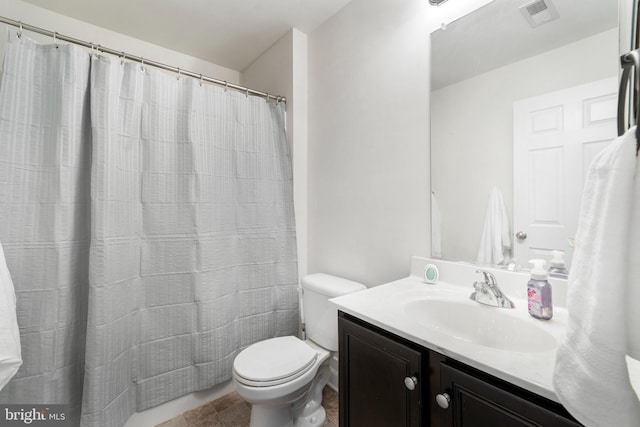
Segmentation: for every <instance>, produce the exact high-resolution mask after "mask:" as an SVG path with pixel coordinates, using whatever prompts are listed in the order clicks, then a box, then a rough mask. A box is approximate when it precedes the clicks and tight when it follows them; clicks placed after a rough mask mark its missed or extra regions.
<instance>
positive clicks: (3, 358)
mask: <svg viewBox="0 0 640 427" xmlns="http://www.w3.org/2000/svg"><path fill="white" fill-rule="evenodd" d="M20 365H22V354H21V351H20V333H19V332H18V321H17V318H16V294H15V291H14V289H13V281H12V280H11V275H10V274H9V269H8V268H7V263H6V261H5V259H4V250H3V249H2V245H1V244H0V390H2V388H3V387H4V386H5V385H6V384H7V383H8V382H9V380H10V379H11V378H12V377H13V376H14V375H15V374H16V372H18V368H20Z"/></svg>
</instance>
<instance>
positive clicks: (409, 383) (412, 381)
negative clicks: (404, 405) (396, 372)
mask: <svg viewBox="0 0 640 427" xmlns="http://www.w3.org/2000/svg"><path fill="white" fill-rule="evenodd" d="M404 385H405V386H406V387H407V388H408V389H409V390H413V389H415V388H416V386H417V385H418V379H417V378H416V377H405V379H404Z"/></svg>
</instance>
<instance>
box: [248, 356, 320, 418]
mask: <svg viewBox="0 0 640 427" xmlns="http://www.w3.org/2000/svg"><path fill="white" fill-rule="evenodd" d="M329 376H330V371H329V364H328V363H323V364H322V365H321V366H320V368H319V369H318V372H317V374H316V376H315V377H314V379H313V381H312V382H311V386H310V387H309V389H308V391H307V392H306V393H305V394H304V397H302V398H301V399H298V400H297V401H296V402H294V403H293V404H285V405H282V406H274V405H273V403H270V404H266V405H263V404H260V403H257V404H256V403H254V404H253V406H252V407H251V421H250V424H249V426H250V427H322V426H324V423H325V421H326V419H327V414H326V411H325V410H324V408H323V407H322V389H324V387H325V386H326V385H327V382H328V381H329Z"/></svg>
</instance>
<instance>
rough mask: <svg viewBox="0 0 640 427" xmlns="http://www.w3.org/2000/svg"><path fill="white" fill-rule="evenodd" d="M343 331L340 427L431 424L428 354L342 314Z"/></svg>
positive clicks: (340, 326)
mask: <svg viewBox="0 0 640 427" xmlns="http://www.w3.org/2000/svg"><path fill="white" fill-rule="evenodd" d="M338 331H339V336H340V342H339V354H340V358H339V369H340V373H339V387H340V393H339V398H340V427H365V426H366V427H403V426H411V427H419V426H422V425H428V423H426V422H425V420H426V418H425V417H424V416H423V410H422V396H423V395H424V394H423V390H425V389H426V387H425V386H428V382H427V381H426V380H423V378H427V377H428V376H423V363H424V353H423V351H422V349H421V348H420V347H418V346H416V345H414V344H412V343H410V342H408V341H405V340H403V339H401V338H399V337H394V336H391V335H390V334H387V333H386V332H385V331H383V330H381V329H378V328H375V327H374V326H371V325H367V324H364V323H361V322H359V321H357V320H356V319H355V318H352V317H350V316H348V315H346V314H344V313H342V312H341V313H340V317H339V318H338Z"/></svg>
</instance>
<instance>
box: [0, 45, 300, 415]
mask: <svg viewBox="0 0 640 427" xmlns="http://www.w3.org/2000/svg"><path fill="white" fill-rule="evenodd" d="M0 242H2V245H3V246H4V248H5V254H6V257H7V264H8V267H9V270H10V272H11V275H12V278H13V281H14V285H15V288H16V295H17V304H18V305H17V312H18V324H19V327H20V333H21V340H22V355H23V359H24V364H23V366H22V367H21V369H20V371H19V372H18V374H17V375H16V376H15V377H14V379H13V380H12V381H10V382H9V384H8V385H7V386H6V387H5V388H4V389H3V390H2V391H1V392H0V403H4V404H11V403H18V404H65V405H68V407H69V410H70V413H71V414H72V415H73V424H74V425H76V424H81V425H83V426H100V427H103V426H105V427H108V426H122V425H123V424H124V423H125V422H126V420H127V418H128V417H129V416H130V415H131V414H132V413H133V412H135V411H140V410H144V409H147V408H150V407H153V406H155V405H158V404H160V403H163V402H166V401H168V400H171V399H174V398H177V397H179V396H182V395H184V394H187V393H190V392H192V391H196V390H202V389H206V388H209V387H211V386H213V385H215V384H218V383H221V382H224V381H226V380H229V379H230V378H231V367H232V362H233V359H234V357H235V355H236V354H237V353H238V351H239V350H240V349H242V348H243V347H245V346H247V345H249V344H251V343H253V342H256V341H259V340H261V339H265V338H268V337H274V336H279V335H287V334H293V333H296V331H297V324H298V319H297V317H298V314H297V313H298V311H297V310H298V307H297V304H298V299H297V292H296V288H297V281H298V278H297V259H296V235H295V223H294V213H293V195H292V175H291V164H290V157H289V153H288V147H287V144H286V140H285V133H284V109H283V106H282V105H277V104H270V103H267V102H266V101H265V100H263V99H259V98H255V97H245V95H244V94H240V93H237V92H231V91H228V92H227V91H225V90H224V89H222V88H218V87H214V86H210V85H200V84H199V82H198V80H194V79H191V78H184V77H182V78H179V79H178V78H176V77H175V76H171V75H168V74H164V73H161V72H159V71H156V70H153V69H145V68H143V67H141V66H140V65H139V64H135V63H127V62H124V63H123V62H121V61H120V59H118V58H106V57H101V56H97V55H91V54H90V53H89V52H87V51H85V50H83V49H81V48H79V47H76V46H70V45H57V46H56V45H39V44H37V43H35V42H33V41H30V40H28V39H27V38H26V37H24V36H23V37H22V38H18V37H16V36H15V35H13V36H12V37H10V42H9V44H8V46H7V52H6V57H5V60H4V66H3V74H2V83H1V86H0Z"/></svg>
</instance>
